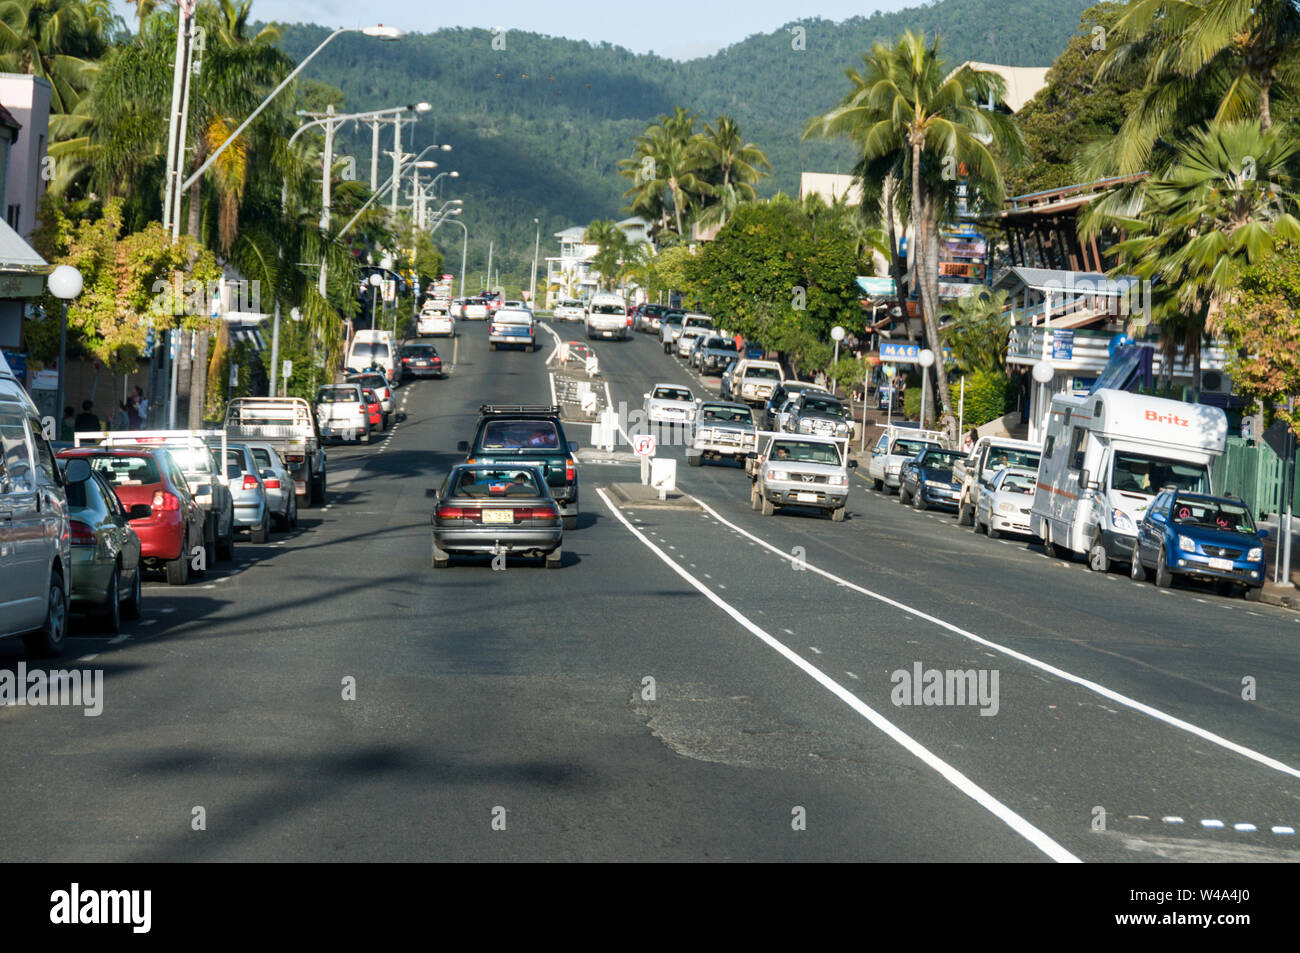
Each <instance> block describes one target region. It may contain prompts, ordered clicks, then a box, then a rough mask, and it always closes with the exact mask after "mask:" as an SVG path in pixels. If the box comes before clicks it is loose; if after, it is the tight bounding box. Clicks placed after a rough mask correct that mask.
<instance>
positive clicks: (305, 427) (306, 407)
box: [225, 374, 391, 507]
mask: <svg viewBox="0 0 1300 953" xmlns="http://www.w3.org/2000/svg"><path fill="white" fill-rule="evenodd" d="M362 376H363V377H365V376H366V375H362ZM369 376H370V377H372V378H373V379H375V380H379V381H382V382H383V386H384V390H385V392H386V393H390V394H391V391H389V390H388V384H387V381H386V380H385V379H384V375H383V374H373V375H369ZM225 431H226V434H227V435H228V436H229V438H230V439H231V440H233V441H235V442H237V443H247V442H249V441H253V442H254V443H269V444H270V445H271V446H273V447H275V449H276V451H277V452H279V454H280V459H282V460H283V461H284V462H285V463H286V464H288V466H289V471H290V472H291V473H292V474H293V490H294V492H295V493H296V494H298V505H299V506H304V507H307V506H311V505H312V504H313V503H320V504H323V503H324V502H325V491H326V486H327V483H328V481H329V459H328V457H327V456H326V454H325V444H324V441H323V440H322V439H321V434H320V426H319V424H318V423H317V415H316V413H315V412H314V411H313V410H312V407H311V405H310V404H308V403H307V401H306V400H305V399H303V398H302V397H236V398H235V399H234V400H232V401H230V403H228V404H227V405H226V421H225Z"/></svg>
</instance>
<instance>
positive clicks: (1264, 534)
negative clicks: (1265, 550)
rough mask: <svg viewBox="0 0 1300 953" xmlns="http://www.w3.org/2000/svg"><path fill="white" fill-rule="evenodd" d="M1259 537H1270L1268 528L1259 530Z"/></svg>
mask: <svg viewBox="0 0 1300 953" xmlns="http://www.w3.org/2000/svg"><path fill="white" fill-rule="evenodd" d="M1259 538H1260V539H1268V530H1266V529H1261V530H1260V531H1259Z"/></svg>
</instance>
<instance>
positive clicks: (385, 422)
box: [383, 411, 393, 431]
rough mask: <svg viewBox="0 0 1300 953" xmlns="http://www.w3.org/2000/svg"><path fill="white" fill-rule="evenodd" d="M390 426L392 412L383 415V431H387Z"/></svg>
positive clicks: (391, 423)
mask: <svg viewBox="0 0 1300 953" xmlns="http://www.w3.org/2000/svg"><path fill="white" fill-rule="evenodd" d="M392 425H393V414H392V411H389V412H388V413H386V414H384V419H383V429H384V430H385V431H387V430H388V428H389V427H391V426H392Z"/></svg>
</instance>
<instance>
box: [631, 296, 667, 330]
mask: <svg viewBox="0 0 1300 953" xmlns="http://www.w3.org/2000/svg"><path fill="white" fill-rule="evenodd" d="M671 310H672V309H671V308H669V307H668V305H666V304H649V303H647V302H642V303H641V304H639V305H637V306H636V309H635V310H634V311H633V312H632V330H634V331H638V332H640V333H642V334H657V333H658V331H659V327H660V325H661V324H662V323H663V316H664V315H665V314H667V313H668V312H669V311H671Z"/></svg>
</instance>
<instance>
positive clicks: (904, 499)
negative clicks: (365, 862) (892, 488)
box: [898, 483, 912, 506]
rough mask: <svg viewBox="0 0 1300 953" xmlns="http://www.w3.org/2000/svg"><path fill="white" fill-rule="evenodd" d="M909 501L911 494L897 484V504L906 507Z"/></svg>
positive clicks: (901, 485)
mask: <svg viewBox="0 0 1300 953" xmlns="http://www.w3.org/2000/svg"><path fill="white" fill-rule="evenodd" d="M911 499H912V494H910V493H908V492H907V487H905V486H903V484H901V483H900V484H898V502H900V503H902V504H903V505H904V506H906V505H907V504H908V502H909V501H910V500H911Z"/></svg>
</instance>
